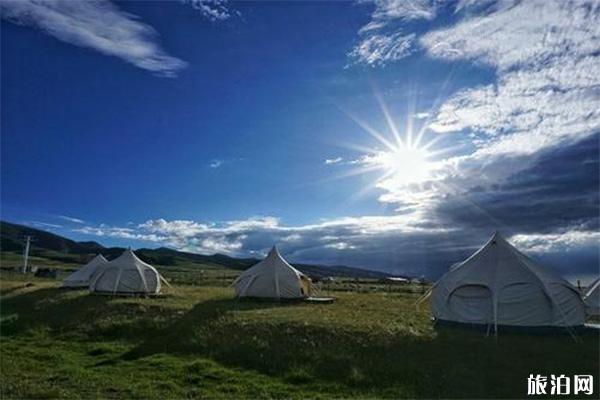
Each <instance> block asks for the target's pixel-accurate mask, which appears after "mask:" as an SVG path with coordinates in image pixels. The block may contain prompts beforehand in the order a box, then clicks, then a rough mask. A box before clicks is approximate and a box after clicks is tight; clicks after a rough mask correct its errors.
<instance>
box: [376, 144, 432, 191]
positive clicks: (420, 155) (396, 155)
mask: <svg viewBox="0 0 600 400" xmlns="http://www.w3.org/2000/svg"><path fill="white" fill-rule="evenodd" d="M429 156H430V154H429V153H428V152H427V150H426V149H423V148H419V147H414V146H398V147H396V148H394V149H391V150H389V151H383V152H380V153H378V154H377V155H376V156H375V157H374V159H373V162H374V163H375V164H378V165H379V166H380V167H381V169H382V170H383V171H384V177H386V178H390V179H393V180H394V181H396V182H397V183H399V184H411V183H419V182H423V181H425V180H427V179H428V178H429V173H430V171H431V167H432V164H431V163H430V162H429V161H428V157H429Z"/></svg>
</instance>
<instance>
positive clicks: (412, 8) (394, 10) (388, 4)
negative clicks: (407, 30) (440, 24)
mask: <svg viewBox="0 0 600 400" xmlns="http://www.w3.org/2000/svg"><path fill="white" fill-rule="evenodd" d="M361 3H373V4H374V5H375V10H374V11H373V14H372V15H371V18H372V22H380V23H382V24H387V23H389V22H390V21H393V20H403V21H408V20H418V19H426V20H430V19H433V18H434V17H435V16H436V13H437V7H438V3H439V1H436V0H366V1H361Z"/></svg>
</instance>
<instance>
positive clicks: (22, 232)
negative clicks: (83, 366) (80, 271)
mask: <svg viewBox="0 0 600 400" xmlns="http://www.w3.org/2000/svg"><path fill="white" fill-rule="evenodd" d="M27 235H30V236H33V237H34V241H33V242H32V243H31V250H30V254H31V255H35V256H39V257H44V258H47V259H51V260H55V261H60V262H81V261H82V260H85V259H86V258H91V257H92V256H93V255H96V254H98V253H102V254H103V255H104V256H105V257H107V258H108V259H112V258H114V257H116V256H118V255H119V254H121V253H122V252H123V250H124V248H121V247H104V246H102V245H101V244H99V243H96V242H90V241H88V242H76V241H74V240H71V239H67V238H65V237H62V236H59V235H56V234H54V233H50V232H46V231H43V230H40V229H35V228H30V227H27V226H23V225H18V224H13V223H10V222H4V221H0V239H1V241H0V251H2V252H13V253H21V252H22V251H23V248H24V240H23V239H24V237H25V236H27ZM135 252H136V254H137V255H138V256H139V257H140V258H141V259H142V260H144V261H146V262H148V263H150V264H156V265H163V266H176V265H181V264H183V263H186V264H189V263H196V264H202V265H207V264H208V265H211V264H212V265H214V266H216V267H225V268H230V269H236V270H244V269H247V268H249V267H251V266H252V265H254V264H256V263H257V262H258V261H259V260H257V259H254V258H234V257H229V256H226V255H224V254H213V255H203V254H195V253H188V252H183V251H177V250H174V249H169V248H166V247H159V248H157V249H145V248H143V249H138V250H136V251H135ZM294 266H295V267H296V268H298V269H299V270H300V271H302V272H303V273H305V274H307V275H309V276H313V277H314V276H320V277H321V276H341V277H350V278H376V279H377V278H384V277H387V276H388V274H386V273H383V272H379V271H371V270H367V269H360V268H352V267H346V266H341V265H339V266H320V265H309V264H294Z"/></svg>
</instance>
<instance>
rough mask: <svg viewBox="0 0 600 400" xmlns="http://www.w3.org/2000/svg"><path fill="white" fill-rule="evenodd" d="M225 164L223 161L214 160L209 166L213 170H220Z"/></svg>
mask: <svg viewBox="0 0 600 400" xmlns="http://www.w3.org/2000/svg"><path fill="white" fill-rule="evenodd" d="M223 163H224V161H223V160H212V161H211V162H210V164H208V166H209V167H211V168H219V167H221V166H222V165H223Z"/></svg>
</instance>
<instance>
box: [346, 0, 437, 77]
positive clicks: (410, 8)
mask: <svg viewBox="0 0 600 400" xmlns="http://www.w3.org/2000/svg"><path fill="white" fill-rule="evenodd" d="M360 3H363V4H367V3H368V4H373V5H374V6H375V9H374V11H373V13H372V14H371V21H370V22H369V23H368V24H366V25H365V26H363V27H362V28H361V29H360V30H359V32H358V33H359V35H360V36H361V40H360V42H359V43H358V44H357V45H356V46H354V48H353V49H352V51H351V52H350V53H349V54H348V55H349V57H350V58H352V59H353V60H354V61H355V62H357V63H364V64H367V65H371V66H381V65H385V64H387V63H390V62H393V61H397V60H400V59H402V58H404V57H407V56H409V55H410V54H411V53H412V52H413V51H414V45H415V39H416V35H415V34H414V33H408V34H407V33H403V30H401V29H398V28H397V27H394V26H390V25H392V23H394V22H407V21H412V20H431V19H433V18H434V17H435V16H436V13H437V8H438V3H439V1H435V0H365V1H360Z"/></svg>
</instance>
